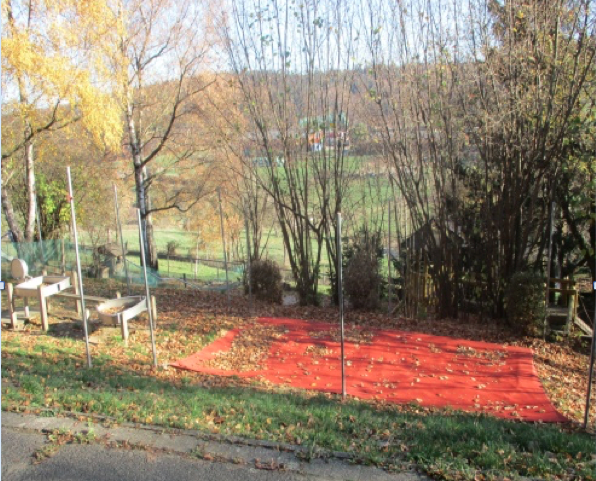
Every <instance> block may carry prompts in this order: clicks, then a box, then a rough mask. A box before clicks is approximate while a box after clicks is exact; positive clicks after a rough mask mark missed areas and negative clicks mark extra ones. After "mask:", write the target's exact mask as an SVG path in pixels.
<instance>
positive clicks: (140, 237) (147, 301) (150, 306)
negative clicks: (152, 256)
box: [137, 209, 157, 368]
mask: <svg viewBox="0 0 596 481" xmlns="http://www.w3.org/2000/svg"><path fill="white" fill-rule="evenodd" d="M137 218H138V221H139V244H140V246H141V262H142V264H143V277H144V278H145V302H146V303H147V313H148V314H149V331H150V332H151V351H152V352H153V367H155V368H156V367H157V351H156V349H155V334H154V333H153V309H152V305H151V295H150V294H149V282H148V280H147V263H146V262H145V243H144V242H143V227H142V225H141V209H137Z"/></svg>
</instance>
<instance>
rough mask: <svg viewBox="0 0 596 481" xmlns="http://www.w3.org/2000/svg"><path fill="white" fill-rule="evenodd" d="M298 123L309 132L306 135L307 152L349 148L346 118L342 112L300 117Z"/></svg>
mask: <svg viewBox="0 0 596 481" xmlns="http://www.w3.org/2000/svg"><path fill="white" fill-rule="evenodd" d="M299 125H300V127H301V128H303V129H305V130H307V131H308V132H310V133H308V137H307V150H308V152H320V151H322V150H335V149H339V150H342V151H345V150H349V149H350V136H349V134H348V120H347V117H346V116H345V114H344V113H343V112H340V113H338V114H328V115H325V116H317V117H305V118H303V119H300V121H299Z"/></svg>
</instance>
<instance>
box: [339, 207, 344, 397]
mask: <svg viewBox="0 0 596 481" xmlns="http://www.w3.org/2000/svg"><path fill="white" fill-rule="evenodd" d="M341 247H342V246H341V212H338V213H337V299H338V302H339V322H340V325H341V397H342V399H345V398H346V373H345V359H344V293H343V291H344V289H343V282H344V281H343V273H342V252H341V250H342V249H341Z"/></svg>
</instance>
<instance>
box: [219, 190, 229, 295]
mask: <svg viewBox="0 0 596 481" xmlns="http://www.w3.org/2000/svg"><path fill="white" fill-rule="evenodd" d="M217 198H218V200H219V223H220V225H221V242H222V244H223V255H224V268H225V270H226V294H227V296H228V307H230V282H229V279H228V254H227V252H226V250H227V249H226V235H225V231H224V221H223V209H222V207H221V188H220V187H218V188H217Z"/></svg>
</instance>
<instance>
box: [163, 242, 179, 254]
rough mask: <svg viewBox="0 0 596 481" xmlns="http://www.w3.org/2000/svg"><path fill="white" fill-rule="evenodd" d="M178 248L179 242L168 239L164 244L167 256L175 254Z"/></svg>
mask: <svg viewBox="0 0 596 481" xmlns="http://www.w3.org/2000/svg"><path fill="white" fill-rule="evenodd" d="M179 248H180V243H179V242H176V241H169V242H168V243H167V244H166V252H167V254H168V255H169V256H175V255H176V251H177V250H178V249H179Z"/></svg>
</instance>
